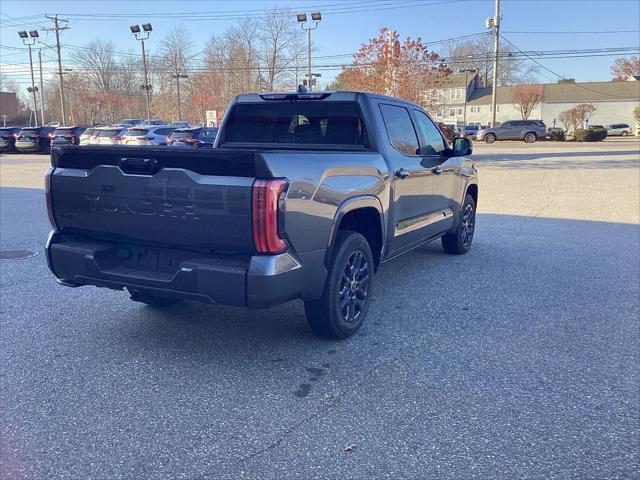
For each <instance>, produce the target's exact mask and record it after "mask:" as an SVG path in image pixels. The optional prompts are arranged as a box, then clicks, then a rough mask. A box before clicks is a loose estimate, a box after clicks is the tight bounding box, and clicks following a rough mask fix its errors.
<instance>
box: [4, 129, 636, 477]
mask: <svg viewBox="0 0 640 480" xmlns="http://www.w3.org/2000/svg"><path fill="white" fill-rule="evenodd" d="M639 146H640V144H639V143H638V139H626V140H617V139H616V140H607V141H605V142H602V143H600V144H573V145H572V144H556V143H536V144H533V145H525V144H521V143H516V142H504V143H496V144H494V145H491V146H486V145H476V146H475V152H474V155H473V158H474V159H475V160H477V161H478V167H479V176H480V201H479V216H478V222H477V232H476V237H475V239H474V246H473V248H472V251H471V252H470V253H469V254H468V255H465V256H448V255H445V254H444V253H443V252H442V250H441V248H440V245H439V243H437V242H436V243H432V244H430V245H427V246H425V247H422V248H420V249H417V250H415V251H413V252H411V253H409V254H407V255H404V256H402V257H400V258H398V259H396V260H394V261H392V262H390V263H388V264H385V265H384V266H383V267H382V268H381V270H380V273H379V275H378V277H377V285H376V291H375V295H374V302H373V304H372V306H371V310H370V313H369V317H368V319H367V322H366V324H365V326H364V327H363V329H362V330H361V332H360V333H359V334H358V335H356V336H355V337H353V338H351V339H348V340H346V341H340V342H328V341H325V340H323V339H320V338H316V337H314V336H313V335H312V334H311V333H310V331H309V329H308V328H307V326H306V323H305V320H304V314H303V309H302V304H301V303H299V302H291V303H288V304H285V305H282V306H280V307H276V308H272V309H269V310H257V311H250V310H245V309H242V308H235V307H225V306H210V305H202V304H197V303H185V304H182V305H180V306H172V307H168V308H166V309H164V310H162V309H154V308H150V307H147V306H143V305H140V304H136V303H133V302H130V301H129V300H128V298H127V295H126V294H124V293H123V292H115V291H110V290H104V289H96V288H93V287H83V288H79V289H70V288H65V287H61V286H58V285H57V284H56V283H55V281H54V279H53V277H52V276H51V275H50V273H49V272H48V270H47V268H46V264H45V258H44V256H43V255H42V254H40V255H38V256H35V257H33V258H29V259H25V260H0V308H1V311H2V316H1V321H0V334H1V335H0V382H1V398H2V408H1V410H0V439H1V444H0V478H3V479H5V478H6V479H13V478H16V479H17V478H21V479H22V478H29V479H31V478H33V479H49V478H73V479H86V478H92V479H102V478H105V479H117V478H123V479H125V478H126V479H128V478H185V479H195V478H198V479H209V478H210V479H237V478H246V479H299V478H305V479H307V478H308V479H312V478H318V479H320V478H322V479H324V478H326V479H335V478H341V479H378V478H381V479H384V478H392V479H398V478H407V479H418V478H419V479H427V478H434V479H449V478H450V479H461V478H464V479H472V478H481V479H484V478H505V479H512V478H518V479H539V478H545V479H553V478H559V479H560V478H561V479H567V478H575V479H586V478H608V479H609V478H620V479H628V478H638V471H639V467H640V465H639V462H640V459H639V456H640V453H639V451H640V445H639V438H640V373H639V372H640V368H638V367H639V356H638V351H640V349H639V347H640V319H639V314H640V312H639V309H640V306H639V301H638V297H639V295H638V294H639V293H640V292H639V290H640V288H639V283H640V282H639V274H640V261H639V254H640V252H639V248H640V247H639V246H640V226H639V223H640V219H639V215H640V193H639V192H640V151H639V150H640V148H639ZM47 162H48V159H47V157H45V156H18V155H6V156H2V157H0V185H1V186H2V188H0V249H1V250H18V249H20V250H25V249H26V250H33V251H38V252H41V251H42V247H43V243H44V241H45V239H46V235H47V233H48V230H49V226H48V222H47V218H46V213H45V210H44V200H43V191H42V189H41V185H42V177H41V172H43V171H44V169H45V168H46V164H47ZM25 166H26V167H25ZM23 167H24V168H23Z"/></svg>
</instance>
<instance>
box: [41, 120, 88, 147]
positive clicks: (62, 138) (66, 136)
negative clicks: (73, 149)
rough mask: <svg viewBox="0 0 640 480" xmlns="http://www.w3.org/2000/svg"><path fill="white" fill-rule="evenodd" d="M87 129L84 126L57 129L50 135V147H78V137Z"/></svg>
mask: <svg viewBox="0 0 640 480" xmlns="http://www.w3.org/2000/svg"><path fill="white" fill-rule="evenodd" d="M86 129H87V127H86V126H85V125H77V126H75V127H59V128H56V130H55V131H54V132H53V133H52V134H51V135H50V136H51V146H58V147H59V146H60V145H80V136H81V135H82V134H83V133H84V131H85V130H86Z"/></svg>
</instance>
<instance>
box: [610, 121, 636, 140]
mask: <svg viewBox="0 0 640 480" xmlns="http://www.w3.org/2000/svg"><path fill="white" fill-rule="evenodd" d="M606 129H607V137H615V136H620V137H626V136H627V135H633V129H632V128H631V127H630V126H629V125H627V124H626V123H614V124H613V125H607V126H606Z"/></svg>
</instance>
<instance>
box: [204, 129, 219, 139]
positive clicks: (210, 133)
mask: <svg viewBox="0 0 640 480" xmlns="http://www.w3.org/2000/svg"><path fill="white" fill-rule="evenodd" d="M217 133H218V130H202V132H200V138H208V139H214V138H216V134H217Z"/></svg>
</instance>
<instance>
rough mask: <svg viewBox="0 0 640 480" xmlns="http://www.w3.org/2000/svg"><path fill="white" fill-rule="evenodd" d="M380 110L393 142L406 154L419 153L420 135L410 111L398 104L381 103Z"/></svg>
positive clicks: (390, 139)
mask: <svg viewBox="0 0 640 480" xmlns="http://www.w3.org/2000/svg"><path fill="white" fill-rule="evenodd" d="M380 111H381V112H382V118H383V119H384V126H385V127H386V128H387V134H388V135H389V141H390V142H391V144H392V145H393V146H394V147H395V148H396V149H397V150H398V151H400V152H402V153H404V154H405V155H417V154H418V149H419V145H418V137H417V135H416V131H415V129H414V128H413V122H412V121H411V117H410V116H409V111H408V110H407V109H406V108H404V107H398V106H396V105H380Z"/></svg>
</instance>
